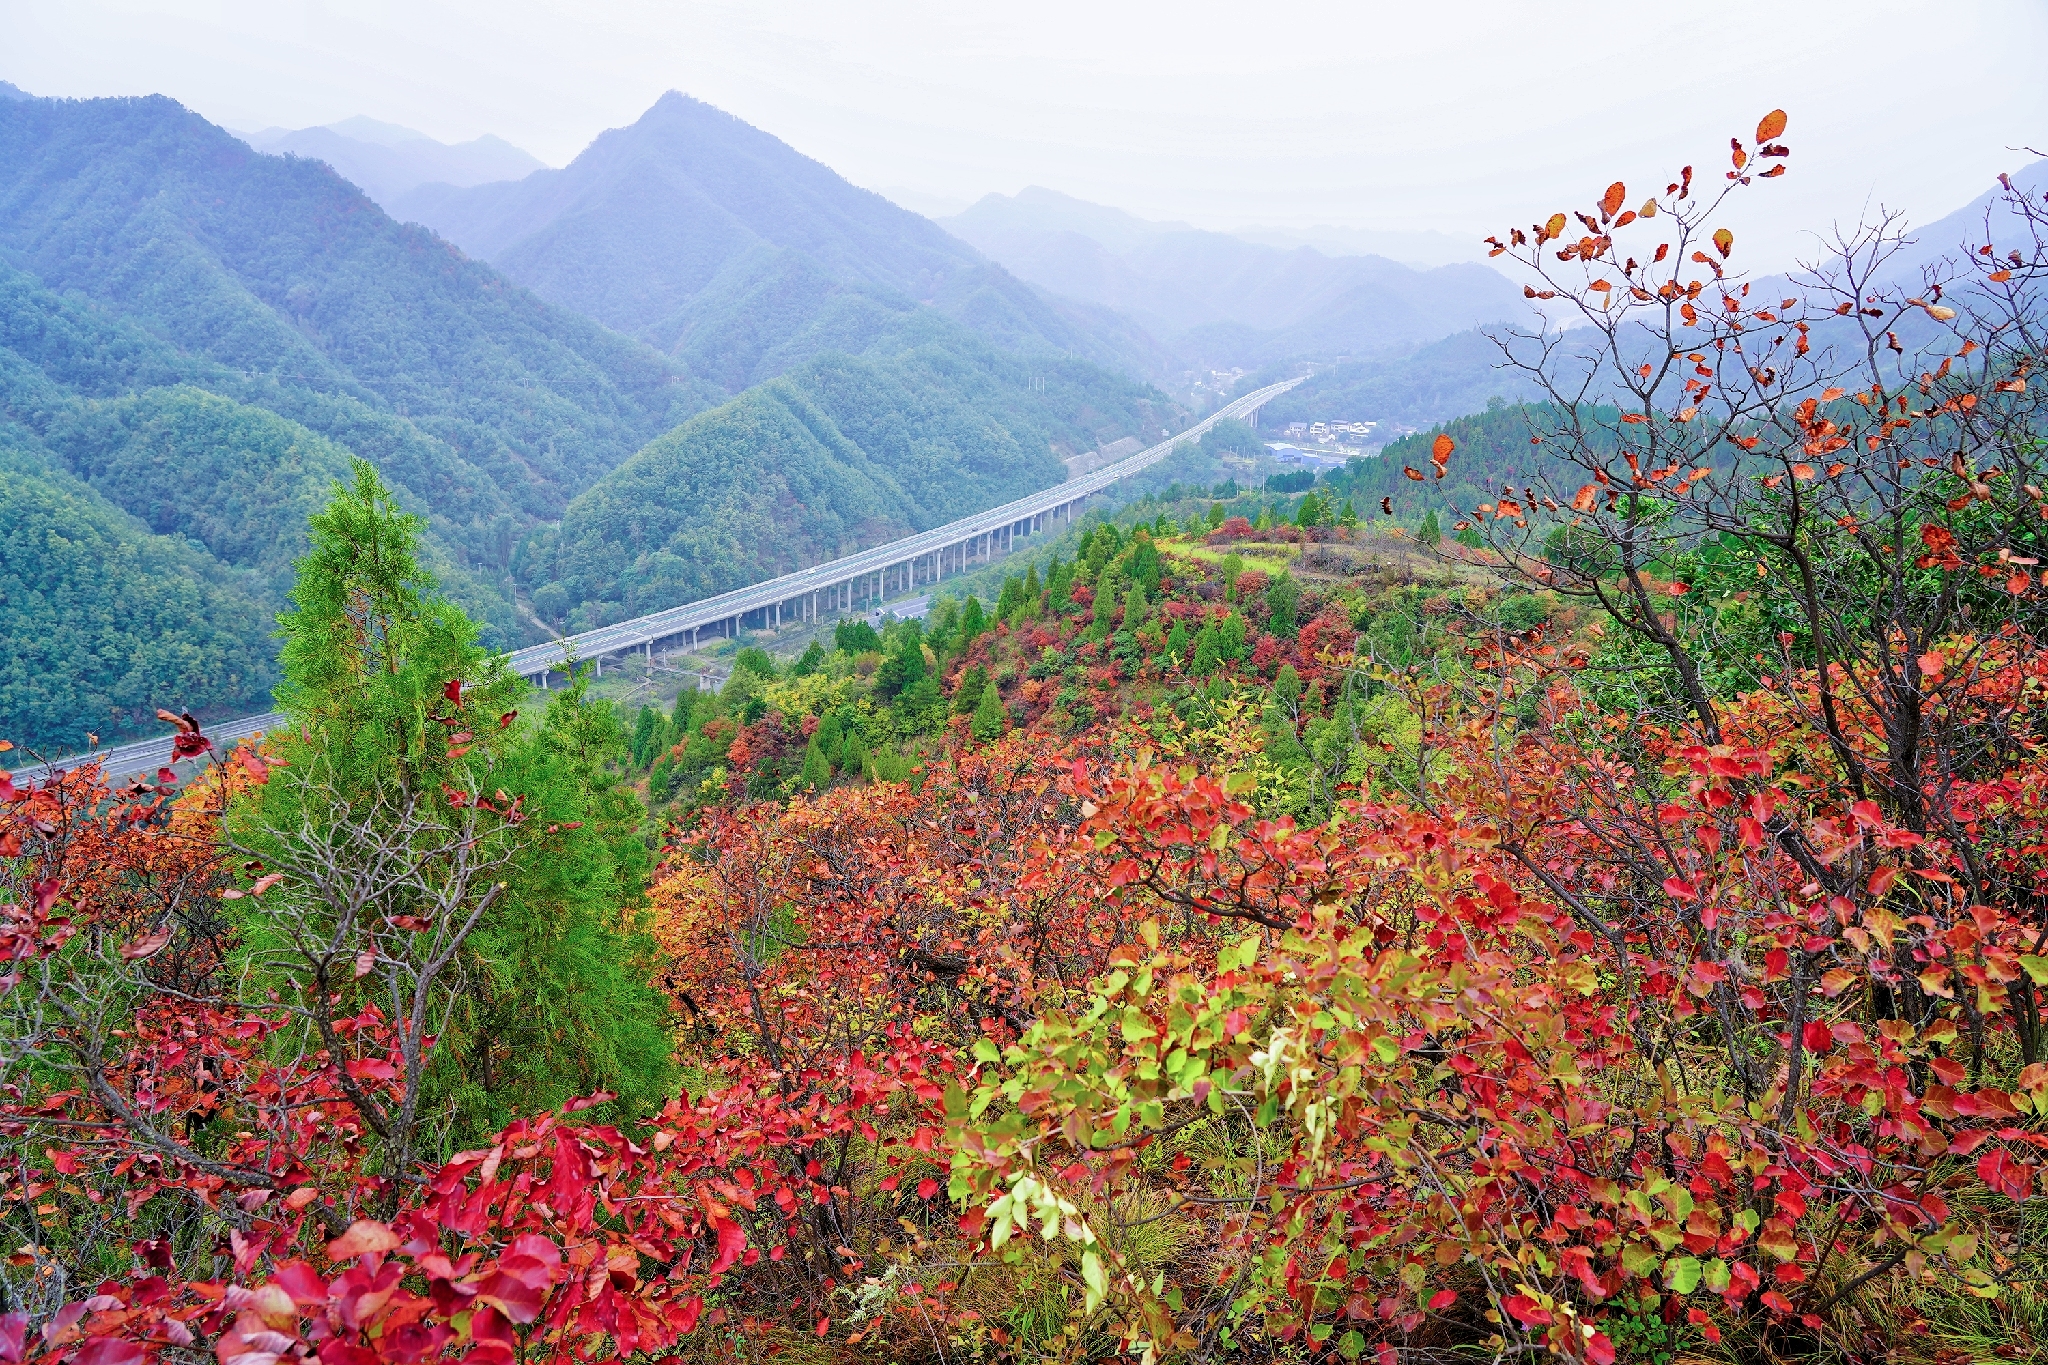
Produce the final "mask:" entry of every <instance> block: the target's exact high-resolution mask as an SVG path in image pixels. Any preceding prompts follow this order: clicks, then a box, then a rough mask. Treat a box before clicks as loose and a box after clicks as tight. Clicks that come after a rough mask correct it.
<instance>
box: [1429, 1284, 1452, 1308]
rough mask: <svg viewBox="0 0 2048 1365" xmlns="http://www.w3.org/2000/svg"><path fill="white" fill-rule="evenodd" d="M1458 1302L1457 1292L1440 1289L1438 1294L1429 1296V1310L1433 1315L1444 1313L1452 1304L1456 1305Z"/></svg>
mask: <svg viewBox="0 0 2048 1365" xmlns="http://www.w3.org/2000/svg"><path fill="white" fill-rule="evenodd" d="M1457 1301H1458V1291H1457V1290H1455V1289H1439V1290H1437V1291H1436V1293H1434V1294H1431V1295H1430V1296H1429V1308H1430V1311H1431V1312H1433V1313H1441V1312H1443V1311H1444V1309H1446V1308H1449V1307H1450V1306H1451V1305H1452V1304H1454V1303H1456V1302H1457Z"/></svg>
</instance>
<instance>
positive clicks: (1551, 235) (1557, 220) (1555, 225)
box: [1543, 213, 1565, 241]
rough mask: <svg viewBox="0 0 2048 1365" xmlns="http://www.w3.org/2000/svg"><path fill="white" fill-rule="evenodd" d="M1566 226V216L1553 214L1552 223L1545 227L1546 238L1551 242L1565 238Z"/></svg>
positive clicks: (1551, 216) (1546, 224)
mask: <svg viewBox="0 0 2048 1365" xmlns="http://www.w3.org/2000/svg"><path fill="white" fill-rule="evenodd" d="M1564 225H1565V216H1564V215H1563V214H1561V213H1553V214H1551V215H1550V221H1549V222H1547V223H1545V224H1544V225H1543V235H1544V237H1545V238H1546V239H1548V240H1550V241H1556V240H1557V239H1558V238H1559V237H1562V236H1564Z"/></svg>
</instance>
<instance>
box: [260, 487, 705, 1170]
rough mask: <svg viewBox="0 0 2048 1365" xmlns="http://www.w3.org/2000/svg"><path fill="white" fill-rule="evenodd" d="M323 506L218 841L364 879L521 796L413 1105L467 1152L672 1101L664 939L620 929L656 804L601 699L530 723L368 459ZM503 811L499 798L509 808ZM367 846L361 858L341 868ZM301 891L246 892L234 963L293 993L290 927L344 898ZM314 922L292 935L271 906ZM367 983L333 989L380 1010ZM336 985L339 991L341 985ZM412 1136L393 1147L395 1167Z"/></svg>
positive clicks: (297, 974)
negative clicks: (275, 704) (533, 1127)
mask: <svg viewBox="0 0 2048 1365" xmlns="http://www.w3.org/2000/svg"><path fill="white" fill-rule="evenodd" d="M352 472H353V481H352V483H351V484H349V485H346V486H342V485H337V487H336V489H335V492H334V496H333V498H332V499H331V501H330V502H329V503H328V505H327V506H326V507H325V508H324V509H323V510H322V511H321V512H319V513H317V514H315V515H314V517H313V518H312V519H311V522H310V526H309V537H308V538H309V541H310V548H309V550H308V552H307V554H306V555H305V557H304V558H302V559H301V560H300V561H299V563H298V565H297V580H296V584H295V586H294V588H293V591H292V601H293V604H294V607H293V610H291V611H289V612H286V613H284V614H283V615H282V616H281V617H280V618H279V625H280V628H281V629H280V633H281V635H282V636H283V640H284V646H283V649H282V651H281V653H282V658H283V665H284V673H285V679H284V682H283V683H282V684H281V685H280V686H279V688H278V690H277V696H278V700H279V701H280V703H281V704H282V707H283V709H284V710H285V712H286V713H287V714H288V715H289V716H290V717H291V724H289V725H287V726H282V727H279V729H278V730H276V731H274V732H273V736H274V741H273V742H274V743H275V744H276V745H277V747H278V750H279V756H280V757H281V758H282V759H283V760H284V762H283V764H282V765H280V766H279V767H278V768H276V769H273V775H272V779H271V780H270V781H268V782H266V783H264V784H263V785H261V786H259V787H255V788H252V789H250V790H248V791H247V792H245V793H243V794H241V795H240V796H238V797H237V798H236V800H235V802H234V804H233V805H232V807H231V808H230V810H229V813H228V819H227V822H226V826H225V832H226V834H227V835H228V837H229V839H230V840H231V841H232V842H233V843H234V844H235V845H236V846H237V847H238V848H239V849H241V850H244V851H245V852H244V854H243V856H246V857H253V858H255V859H257V860H258V861H261V862H262V863H264V864H265V865H266V866H274V867H285V866H292V865H294V861H295V859H297V858H299V857H300V856H301V855H300V853H299V852H298V851H297V850H301V849H307V848H317V849H320V850H323V852H322V854H321V856H323V857H325V858H326V859H327V860H328V861H329V862H332V861H333V860H334V859H336V858H339V859H342V860H344V866H343V867H342V868H341V869H340V872H341V873H342V874H344V875H347V876H357V875H360V876H361V877H362V878H365V879H370V878H373V877H375V876H376V875H377V873H376V871H375V869H374V868H373V867H372V866H371V863H372V860H373V859H381V858H382V857H383V853H382V852H380V851H379V849H380V845H382V844H383V843H385V842H386V841H389V840H399V841H408V840H410V841H423V842H421V844H420V846H421V848H422V850H423V852H422V854H421V856H422V857H426V856H429V854H428V852H426V851H425V850H427V849H428V847H429V845H430V844H431V841H432V840H433V839H435V838H437V837H441V836H440V835H438V834H437V832H436V831H444V830H450V829H456V828H461V827H463V822H464V820H465V819H467V818H469V817H468V816H467V814H466V812H468V811H471V810H474V809H475V808H476V802H475V797H476V796H486V797H495V796H496V794H498V793H508V794H510V796H511V798H513V799H516V801H517V802H518V808H519V810H520V812H521V815H522V818H521V819H520V820H518V821H516V822H511V821H507V822H504V823H503V824H502V825H497V826H491V827H490V829H491V833H490V837H491V839H493V840H495V841H503V842H501V843H499V844H498V845H497V846H498V847H499V848H501V849H502V850H503V851H504V854H505V856H507V857H508V858H509V861H507V862H505V863H503V864H501V865H499V866H498V867H497V868H496V869H495V871H494V874H493V875H494V882H495V885H494V887H493V889H492V890H491V891H490V893H489V895H488V897H487V898H485V899H484V900H483V901H482V902H481V904H482V907H483V908H482V911H481V914H482V918H481V919H480V921H479V922H478V927H477V928H476V930H475V931H474V932H473V933H471V934H470V935H469V937H468V938H467V939H466V940H464V941H463V944H462V948H461V970H460V971H456V972H450V973H446V974H444V975H443V976H442V977H441V978H440V984H439V989H441V990H442V991H444V992H445V999H444V1000H442V1001H441V1002H439V1004H438V1005H437V1013H440V1014H441V1015H442V1017H443V1018H445V1023H444V1024H442V1025H440V1026H439V1040H438V1042H437V1043H436V1044H435V1046H434V1049H433V1051H432V1053H431V1054H429V1066H428V1071H427V1077H426V1087H425V1091H424V1097H423V1104H422V1108H421V1109H420V1111H419V1112H421V1113H434V1112H436V1111H439V1112H441V1113H443V1114H446V1115H447V1116H448V1118H447V1126H446V1128H445V1130H444V1131H443V1132H442V1133H441V1134H440V1135H439V1136H438V1137H436V1138H435V1141H436V1142H437V1143H447V1144H452V1145H453V1146H455V1147H462V1146H473V1145H475V1144H476V1140H477V1139H479V1138H482V1137H484V1136H485V1135H487V1134H489V1133H491V1132H494V1131H496V1130H497V1129H498V1128H500V1127H502V1126H503V1125H504V1124H505V1123H507V1122H509V1121H510V1120H511V1119H512V1118H513V1117H515V1116H518V1115H523V1114H533V1113H538V1112H541V1111H544V1110H547V1109H552V1108H554V1107H556V1106H558V1105H560V1104H561V1103H563V1102H564V1101H565V1100H567V1099H569V1098H571V1097H572V1096H575V1095H582V1094H588V1093H590V1092H592V1091H597V1090H608V1091H611V1092H613V1093H615V1094H616V1095H618V1097H619V1098H618V1100H617V1101H616V1109H615V1112H617V1113H618V1114H619V1115H620V1116H622V1117H624V1116H630V1115H632V1114H634V1113H639V1112H645V1111H647V1110H648V1109H650V1108H652V1107H654V1106H657V1105H659V1103H660V1102H661V1101H662V1099H663V1097H664V1096H665V1095H666V1094H667V1092H668V1090H669V1084H670V1071H671V1060H670V1056H671V1042H670V1039H669V1036H668V1026H667V1019H666V1013H667V1011H666V1005H665V1003H664V1001H663V999H662V997H661V995H660V993H659V992H658V991H657V990H656V989H655V987H654V985H653V983H652V972H653V962H654V946H653V944H652V942H651V940H650V939H648V938H647V937H646V936H645V935H644V934H642V933H640V932H638V931H637V930H635V929H633V928H631V927H630V924H631V920H630V918H629V917H622V914H621V911H622V910H625V911H626V912H627V915H628V916H630V913H631V909H632V907H633V906H635V905H637V904H638V903H639V902H640V898H641V895H642V892H643V889H644V882H645V877H646V875H647V873H648V872H649V870H650V859H649V856H648V853H647V849H646V846H645V844H644V843H643V842H642V839H641V835H640V826H641V824H642V822H643V820H644V818H645V812H644V810H643V809H642V807H641V806H640V803H639V801H638V800H637V799H636V798H635V797H634V796H633V794H632V792H631V790H630V789H629V788H627V787H626V786H625V785H624V784H623V782H621V781H620V780H619V779H618V778H617V777H616V776H615V775H614V774H613V772H612V765H613V764H614V763H616V762H617V760H619V759H621V758H625V757H627V756H628V754H629V748H628V744H627V736H626V735H625V734H624V732H623V731H622V729H621V727H620V725H619V723H618V719H617V715H616V712H615V711H614V710H613V708H612V707H611V706H610V705H609V704H608V703H599V702H593V701H591V700H589V699H588V698H587V696H586V695H585V692H584V687H583V683H582V681H581V679H578V680H577V681H576V682H574V683H573V684H572V685H571V686H570V687H569V688H567V689H565V690H563V691H561V692H558V693H556V694H555V695H554V696H553V698H552V699H550V700H549V701H548V702H547V704H546V707H545V710H543V711H542V712H540V713H539V714H538V715H534V714H527V715H521V711H522V709H524V708H525V707H526V706H528V705H529V704H530V701H531V700H533V699H532V698H529V695H528V693H527V689H526V685H525V684H524V683H523V682H521V681H520V679H519V678H517V677H515V676H513V675H511V674H510V673H508V672H507V671H506V669H505V666H504V662H503V659H502V656H500V655H497V654H496V653H494V652H493V651H490V650H487V649H485V648H484V647H483V646H482V644H481V643H480V642H479V640H478V632H477V627H476V626H475V624H474V623H472V622H471V621H470V620H469V619H468V618H467V617H466V616H464V615H463V613H462V612H461V611H460V610H459V609H457V608H456V607H454V606H453V605H451V604H450V603H448V602H447V601H446V600H444V599H443V598H442V597H441V596H440V595H439V592H438V589H437V586H436V584H435V582H434V579H433V577H432V576H431V575H430V574H428V573H427V572H426V570H425V569H424V568H422V567H421V565H420V563H419V540H420V536H421V534H422V531H423V529H424V528H423V525H422V523H421V522H420V520H419V519H418V518H416V517H413V516H410V515H408V514H406V513H405V512H403V511H401V510H400V509H399V508H398V506H397V504H396V502H395V501H394V499H393V497H392V494H391V491H390V490H389V489H388V488H387V487H385V486H384V484H383V483H382V481H381V480H380V479H379V478H378V476H377V474H376V471H375V470H374V469H373V468H372V467H371V466H370V465H369V464H368V463H367V462H365V461H361V460H357V461H355V462H354V463H353V471H352ZM507 804H509V802H507ZM352 856H355V857H360V858H361V859H363V860H364V861H363V865H362V867H361V868H357V869H353V870H351V869H350V868H349V867H348V866H347V865H346V860H347V859H348V858H350V857H352ZM293 885H294V887H295V888H296V889H298V890H299V891H300V893H301V894H300V895H299V896H298V897H296V898H295V897H294V896H293V895H292V894H291V893H290V892H289V891H288V892H287V894H286V895H284V896H277V895H273V896H271V897H269V898H266V899H264V900H258V899H257V898H255V897H248V898H245V899H244V900H242V901H238V902H234V903H233V904H234V906H235V909H236V913H237V915H238V918H239V920H240V923H238V925H237V929H238V931H239V939H240V943H241V952H242V953H243V955H244V970H245V971H246V972H247V973H248V974H249V976H250V979H251V980H252V981H258V982H262V981H267V982H268V988H269V989H274V990H276V991H277V992H278V995H279V996H280V997H283V998H288V999H305V998H307V997H308V996H309V995H310V994H312V993H315V992H316V991H317V990H318V989H320V988H318V987H316V986H315V985H314V983H313V981H312V979H311V978H310V977H308V976H306V975H305V971H306V970H307V969H304V968H302V967H298V966H294V965H293V964H294V963H295V961H297V960H298V959H297V958H296V957H295V955H294V953H293V951H292V950H291V946H290V942H289V938H290V936H293V935H303V934H305V933H308V932H311V933H313V934H315V935H316V936H318V935H319V934H320V933H322V932H335V930H334V929H333V927H332V926H328V927H327V928H326V929H323V928H322V926H323V925H325V924H326V920H325V918H324V917H326V916H328V915H330V914H331V902H328V901H326V900H323V899H322V898H321V897H319V896H317V895H314V894H313V893H312V892H311V891H310V889H308V888H306V887H304V886H303V885H301V884H299V883H298V882H297V881H296V880H295V882H294V884H293ZM410 886H411V884H410V883H394V884H393V885H392V886H391V887H389V888H388V889H386V890H384V891H382V892H380V893H379V894H380V896H381V900H380V903H379V904H378V905H377V907H376V909H377V911H378V912H379V913H380V914H384V915H395V914H409V913H424V914H427V915H432V914H434V913H438V912H436V911H435V910H434V909H433V905H432V903H431V902H428V901H424V900H422V901H421V902H420V903H419V904H418V905H415V904H414V903H413V897H415V896H416V895H417V894H418V893H417V892H416V891H414V890H412V889H409V888H410ZM287 914H294V915H298V916H300V917H301V920H300V922H298V923H297V924H296V925H295V926H294V927H292V928H289V929H288V928H286V927H285V924H286V921H285V920H283V919H281V918H278V917H280V916H284V915H287ZM379 988H380V983H379V980H378V977H377V976H376V975H375V974H372V975H369V976H366V977H364V978H362V980H361V982H359V983H358V982H355V981H354V979H353V978H351V979H350V981H349V982H348V983H345V984H343V985H341V986H340V987H339V989H340V990H341V991H342V992H344V994H345V995H346V994H347V993H350V992H361V995H360V996H359V997H355V996H351V997H350V998H349V1000H348V1001H346V1002H345V1003H352V1002H353V1000H354V999H355V998H360V999H361V1000H362V1003H364V1004H368V1003H371V1002H372V1001H373V1000H374V999H375V998H376V994H375V992H376V990H377V989H379ZM324 989H327V990H330V991H331V990H335V989H337V987H336V986H335V984H334V983H333V981H332V979H331V978H329V979H328V983H327V985H326V986H325V987H324ZM418 1155H420V1152H419V1149H418V1148H416V1147H415V1148H413V1149H412V1150H411V1151H410V1152H409V1153H401V1154H397V1155H396V1156H395V1158H394V1159H401V1158H402V1160H401V1164H408V1165H409V1163H410V1161H411V1160H412V1159H416V1158H417V1156H418Z"/></svg>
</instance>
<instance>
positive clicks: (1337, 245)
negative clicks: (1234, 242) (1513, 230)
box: [1230, 225, 1486, 270]
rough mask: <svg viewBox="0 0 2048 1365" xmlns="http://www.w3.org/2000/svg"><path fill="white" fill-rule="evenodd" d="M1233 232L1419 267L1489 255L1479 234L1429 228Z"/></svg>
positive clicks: (1326, 252) (1247, 237)
mask: <svg viewBox="0 0 2048 1365" xmlns="http://www.w3.org/2000/svg"><path fill="white" fill-rule="evenodd" d="M1230 235H1231V236H1233V237H1242V238H1243V239H1244V240H1245V241H1247V242H1257V243H1260V244H1261V245H1263V246H1276V247H1281V248H1286V249H1291V248H1294V247H1298V246H1307V247H1314V248H1315V249H1316V250H1317V251H1320V252H1322V253H1323V254H1324V255H1325V256H1385V257H1386V258H1387V259H1388V260H1392V261H1399V262H1401V264H1403V265H1406V266H1411V267H1413V268H1414V269H1417V270H1430V269H1433V268H1435V267H1437V266H1440V265H1457V264H1460V263H1461V262H1465V261H1483V260H1484V259H1486V244H1485V243H1484V242H1482V241H1480V240H1479V238H1477V237H1467V236H1463V235H1457V234H1453V233H1449V232H1437V231H1434V230H1426V229H1410V230H1403V229H1399V228H1347V227H1332V226H1329V225H1322V226H1318V227H1308V228H1288V227H1243V228H1235V229H1233V230H1232V231H1231V234H1230Z"/></svg>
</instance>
